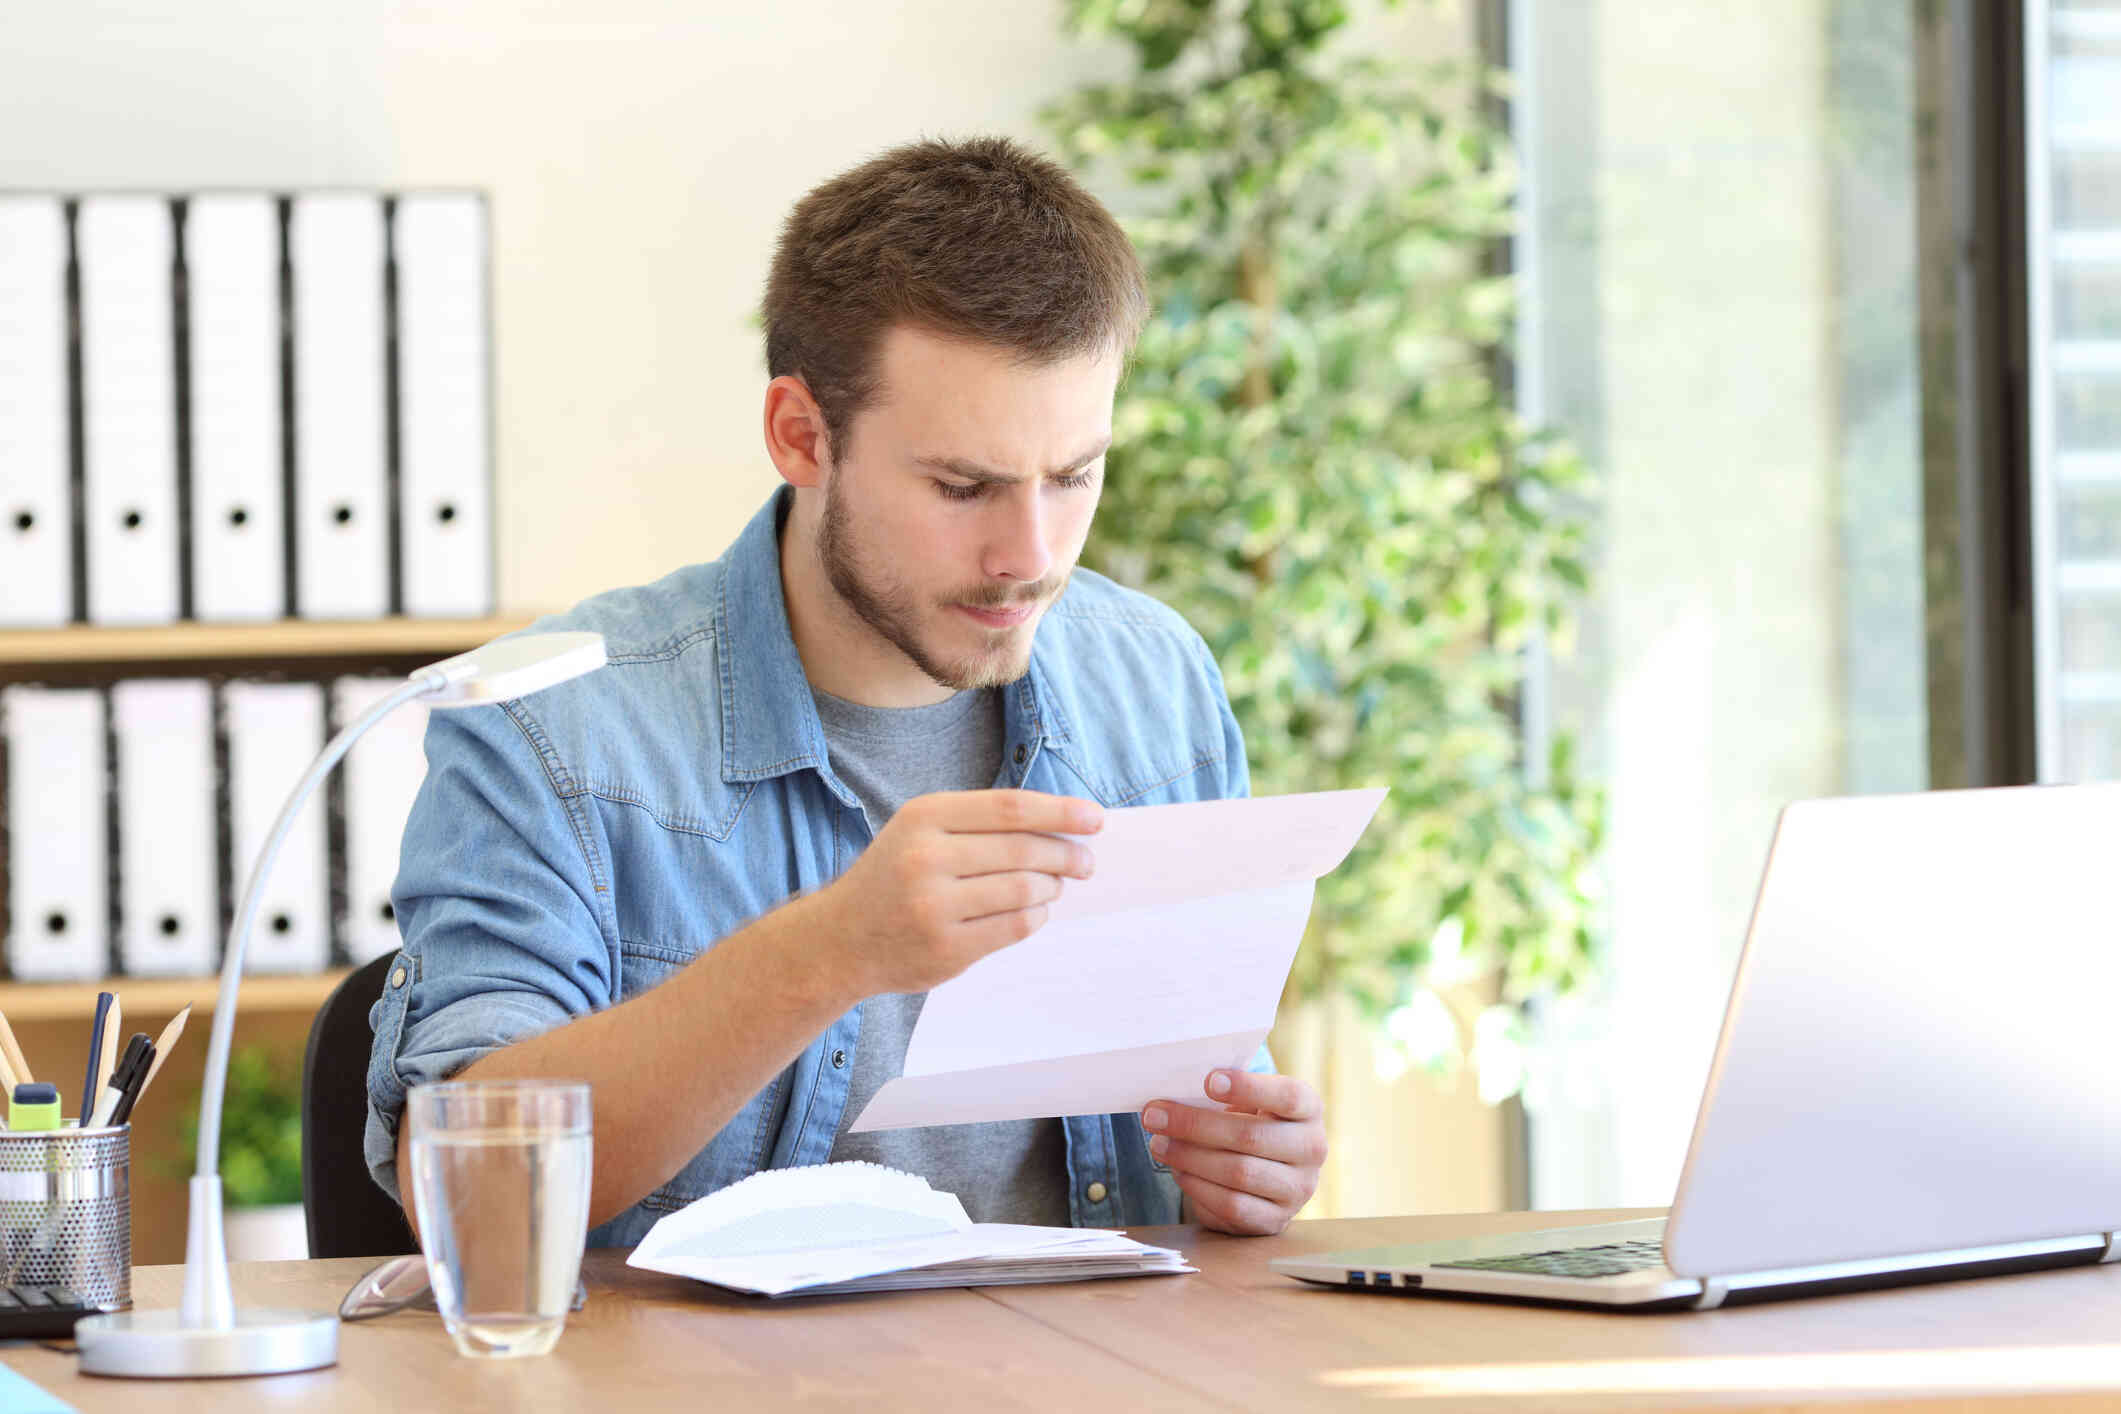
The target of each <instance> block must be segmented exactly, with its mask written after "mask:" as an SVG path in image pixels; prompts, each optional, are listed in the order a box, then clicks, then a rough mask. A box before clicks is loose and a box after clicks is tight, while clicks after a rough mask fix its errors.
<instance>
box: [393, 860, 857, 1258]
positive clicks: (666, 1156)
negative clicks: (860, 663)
mask: <svg viewBox="0 0 2121 1414" xmlns="http://www.w3.org/2000/svg"><path fill="white" fill-rule="evenodd" d="M814 903H815V896H812V897H810V898H803V899H797V900H795V901H794V902H792V903H789V904H787V905H786V906H784V907H782V908H780V909H777V910H775V911H774V912H772V913H769V914H767V915H766V916H765V917H763V918H760V919H758V920H757V921H755V922H753V923H751V924H748V925H747V926H745V927H743V928H741V929H739V930H737V931H736V932H734V933H731V934H730V935H729V936H727V937H726V938H723V939H722V940H721V941H720V942H719V943H717V944H716V945H715V946H714V947H713V948H711V949H709V950H708V951H707V952H706V953H705V954H703V955H702V956H701V957H700V958H699V959H698V960H697V961H695V962H693V963H691V964H690V965H688V966H687V967H686V968H685V969H684V970H683V971H681V972H679V973H678V974H677V975H675V976H673V977H672V978H670V980H668V981H667V982H665V983H663V984H662V985H661V986H659V987H654V988H651V989H650V990H648V991H646V992H643V993H642V994H641V995H639V996H637V997H633V998H631V999H629V1000H627V1001H625V1002H622V1003H620V1004H619V1005H617V1006H615V1007H611V1008H609V1009H607V1010H605V1011H601V1012H597V1013H595V1014H593V1015H590V1016H585V1017H582V1018H581V1019H579V1020H577V1021H573V1022H570V1023H568V1024H567V1025H565V1026H561V1027H558V1028H556V1029H554V1030H551V1031H547V1032H544V1033H543V1034H541V1035H537V1036H532V1037H529V1038H527V1039H525V1040H523V1041H519V1042H517V1043H516V1044H514V1045H512V1046H505V1047H503V1048H501V1049H500V1050H497V1051H494V1052H491V1053H490V1054H488V1055H485V1056H482V1057H480V1058H479V1059H478V1060H477V1061H475V1062H473V1063H472V1064H471V1065H469V1066H466V1067H465V1068H464V1069H463V1071H461V1072H460V1073H459V1074H458V1076H457V1077H456V1078H458V1079H460V1080H508V1079H515V1078H527V1077H552V1078H555V1079H579V1080H586V1081H588V1082H589V1085H590V1091H591V1095H592V1106H593V1111H594V1115H595V1133H596V1138H595V1161H594V1164H593V1174H594V1178H593V1181H592V1185H591V1188H590V1196H589V1225H590V1226H591V1227H595V1226H597V1225H598V1224H600V1223H603V1222H606V1221H609V1220H610V1219H611V1218H613V1217H616V1216H617V1215H618V1214H620V1213H622V1212H624V1211H625V1210H626V1209H628V1208H630V1207H632V1206H633V1205H634V1204H635V1203H638V1202H639V1201H640V1200H641V1199H642V1198H643V1197H645V1196H647V1195H648V1194H649V1193H651V1192H653V1191H654V1190H655V1189H656V1188H657V1187H658V1186H659V1185H661V1184H662V1183H664V1182H666V1181H667V1180H668V1179H669V1178H670V1176H671V1175H672V1174H674V1173H676V1172H677V1171H678V1170H679V1169H680V1168H682V1167H683V1166H684V1165H685V1163H686V1162H687V1161H688V1160H690V1159H691V1158H692V1157H693V1156H694V1155H695V1154H697V1153H698V1152H699V1151H700V1150H701V1149H703V1148H705V1147H706V1145H707V1142H708V1141H709V1140H710V1139H712V1138H713V1137H714V1136H715V1134H716V1133H718V1132H719V1131H720V1130H721V1128H722V1127H723V1126H724V1125H726V1124H727V1123H728V1122H729V1121H730V1119H731V1118H733V1117H734V1116H735V1115H736V1113H737V1111H738V1110H740V1109H742V1108H743V1107H744V1105H745V1104H746V1103H747V1102H749V1101H750V1099H751V1098H752V1096H754V1095H756V1094H757V1093H758V1092H759V1091H760V1090H762V1089H764V1088H765V1087H766V1085H767V1084H768V1083H769V1082H770V1081H771V1080H772V1079H773V1077H774V1076H775V1075H777V1074H778V1073H779V1072H780V1071H781V1070H782V1069H783V1068H784V1067H786V1066H787V1065H788V1064H789V1062H791V1061H792V1060H794V1059H795V1057H796V1056H797V1055H798V1054H800V1053H801V1051H802V1049H803V1047H804V1046H806V1045H808V1044H809V1043H810V1042H811V1041H812V1040H813V1039H815V1038H816V1037H817V1035H818V1033H820V1032H821V1031H823V1030H824V1029H825V1028H826V1027H827V1026H829V1025H831V1023H832V1022H833V1020H834V1019H835V1018H837V1017H838V1016H840V1015H841V1014H842V1013H844V1012H845V1011H846V1010H847V1009H848V1008H849V1007H851V1006H853V1005H855V1004H856V1003H857V1002H859V1001H860V1000H861V984H860V983H859V982H858V981H856V980H855V979H854V978H852V977H851V976H849V975H847V970H846V969H845V968H842V967H841V966H839V965H838V963H837V961H836V959H835V957H834V955H833V954H832V953H831V951H830V950H829V948H828V947H827V946H825V945H824V944H825V943H826V942H827V941H828V939H827V938H826V937H825V936H824V934H825V933H827V932H828V931H829V929H828V928H827V927H826V925H825V923H824V921H823V915H822V911H821V910H818V909H816V908H815V907H814ZM409 1159H410V1126H405V1127H402V1128H401V1129H400V1131H399V1135H398V1173H399V1182H400V1185H401V1190H402V1191H403V1193H404V1195H405V1198H406V1206H407V1213H408V1218H409V1217H410V1214H411V1206H412V1203H411V1199H412V1166H411V1163H410V1161H409Z"/></svg>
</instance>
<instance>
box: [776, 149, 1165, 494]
mask: <svg viewBox="0 0 2121 1414" xmlns="http://www.w3.org/2000/svg"><path fill="white" fill-rule="evenodd" d="M1148 307H1149V299H1148V292H1147V289H1146V287H1145V284H1144V281H1143V279H1142V268H1141V262H1140V260H1139V259H1137V258H1136V256H1135V254H1134V247H1133V246H1132V245H1130V244H1129V243H1128V241H1127V237H1126V233H1125V232H1123V231H1121V230H1120V228H1119V223H1118V222H1116V221H1114V220H1113V219H1112V214H1111V213H1110V212H1108V211H1106V210H1105V208H1104V207H1103V206H1101V205H1100V204H1099V203H1098V201H1097V198H1095V197H1093V196H1091V195H1090V194H1089V193H1088V192H1086V191H1084V190H1083V189H1082V187H1081V186H1080V185H1078V184H1077V183H1076V181H1075V179H1074V178H1073V177H1071V176H1069V175H1068V173H1067V172H1066V171H1065V170H1063V169H1062V168H1061V167H1059V166H1058V165H1056V164H1055V163H1053V162H1050V161H1048V160H1046V159H1045V158H1042V157H1039V156H1038V155H1036V154H1035V153H1032V152H1030V151H1028V150H1026V149H1025V148H1023V147H1020V146H1018V145H1017V144H1016V143H1013V142H1011V141H1009V140H1008V139H1006V138H998V137H980V138H971V139H968V140H966V141H962V142H942V141H928V142H917V143H910V144H908V145H906V146H904V147H896V148H893V149H892V150H890V151H889V152H886V153H884V154H883V155H882V156H880V157H875V158H872V159H871V160H869V161H867V162H864V163H863V164H862V165H861V166H859V167H856V168H855V169H854V170H853V171H851V172H847V173H844V174H842V175H841V176H837V177H834V178H833V179H832V180H831V181H829V182H826V183H825V184H824V185H823V186H820V187H818V188H816V189H815V190H813V191H812V192H811V193H810V194H809V195H807V196H805V197H804V198H803V199H802V200H801V201H799V202H797V203H796V204H795V209H794V210H793V211H791V212H790V213H789V214H788V220H787V222H786V224H785V225H783V226H782V228H781V239H780V243H779V245H778V246H777V247H776V248H775V250H774V253H773V269H772V272H771V274H769V275H768V276H767V279H766V302H765V309H764V317H765V325H766V372H767V376H768V377H772V378H778V377H780V376H781V375H783V374H793V375H795V376H796V377H799V378H801V379H802V380H803V381H804V383H805V384H807V385H808V386H809V388H810V394H811V396H812V397H814V398H816V399H817V401H818V406H819V408H820V409H821V410H822V411H823V412H824V415H825V431H826V436H827V438H828V439H829V441H830V444H831V446H832V448H833V449H834V455H839V454H840V453H842V452H843V451H844V449H845V446H846V441H845V436H846V432H847V429H848V427H849V426H850V425H851V424H852V422H853V420H854V415H855V414H856V413H858V412H860V411H861V409H862V408H863V406H864V405H866V404H867V402H868V401H869V399H870V398H871V397H873V396H874V395H875V393H876V384H877V373H876V361H877V356H878V349H879V347H880V345H881V344H882V341H883V337H884V334H885V332H886V331H887V330H888V329H890V328H891V326H893V325H894V324H900V323H907V324H914V325H918V326H920V327H921V328H924V329H928V330H931V331H933V332H935V333H938V334H942V335H945V336H957V337H962V338H966V339H972V340H977V341H978V342H981V343H986V344H992V345H994V346H996V347H998V348H1002V349H1007V350H1009V351H1011V352H1013V353H1015V354H1016V355H1017V356H1018V357H1019V358H1021V359H1023V360H1024V361H1025V362H1027V363H1031V364H1047V363H1053V362H1057V361H1059V360H1061V359H1064V358H1071V357H1075V356H1077V355H1082V354H1096V353H1098V352H1101V351H1104V350H1108V349H1109V350H1116V351H1119V352H1121V353H1124V352H1125V351H1127V350H1129V349H1131V348H1132V347H1133V346H1134V340H1135V338H1136V336H1138V335H1139V334H1140V332H1141V326H1142V322H1143V320H1144V319H1145V318H1146V317H1147V314H1148Z"/></svg>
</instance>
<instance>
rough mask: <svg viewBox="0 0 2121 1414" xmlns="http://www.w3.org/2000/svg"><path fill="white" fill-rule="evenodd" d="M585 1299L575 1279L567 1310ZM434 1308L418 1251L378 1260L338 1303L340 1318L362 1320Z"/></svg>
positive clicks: (585, 1293)
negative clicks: (571, 1299) (381, 1260)
mask: <svg viewBox="0 0 2121 1414" xmlns="http://www.w3.org/2000/svg"><path fill="white" fill-rule="evenodd" d="M588 1300H589V1289H588V1288H587V1287H586V1286H584V1285H583V1284H582V1283H581V1282H580V1281H579V1280H577V1281H576V1282H575V1284H574V1304H573V1305H571V1306H569V1307H568V1308H567V1309H568V1310H570V1311H579V1310H581V1309H582V1307H583V1305H584V1304H585V1303H586V1302H587V1301H588ZM434 1309H435V1294H434V1286H433V1284H432V1283H430V1282H429V1281H428V1279H427V1258H425V1257H424V1256H422V1255H421V1254H420V1253H418V1252H408V1253H406V1254H405V1255H404V1256H402V1257H392V1258H390V1259H389V1260H388V1261H384V1262H379V1263H377V1264H376V1265H375V1266H373V1267H370V1268H369V1269H368V1270H367V1271H365V1272H363V1273H362V1274H361V1278H360V1280H359V1281H356V1282H355V1283H354V1284H353V1286H352V1287H350V1288H349V1289H348V1290H347V1293H346V1299H345V1300H344V1301H341V1302H340V1303H339V1319H340V1320H342V1321H365V1320H368V1319H370V1318H371V1317H375V1316H388V1315H390V1314H391V1313H392V1312H394V1311H407V1310H411V1311H432V1310H434Z"/></svg>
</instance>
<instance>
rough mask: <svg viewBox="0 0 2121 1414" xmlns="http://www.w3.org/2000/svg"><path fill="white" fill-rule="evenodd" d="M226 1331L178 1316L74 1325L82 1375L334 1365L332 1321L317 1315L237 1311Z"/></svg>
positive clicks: (155, 1375)
mask: <svg viewBox="0 0 2121 1414" xmlns="http://www.w3.org/2000/svg"><path fill="white" fill-rule="evenodd" d="M235 1314H236V1323H235V1325H234V1326H233V1327H232V1328H230V1329H228V1330H225V1331H223V1330H202V1329H198V1328H187V1327H186V1326H185V1324H184V1317H183V1313H182V1312H181V1311H178V1310H175V1309H171V1310H163V1311H118V1312H113V1313H112V1314H110V1315H107V1316H84V1317H82V1318H81V1320H79V1321H78V1322H76V1323H75V1325H74V1343H75V1345H76V1346H77V1347H78V1348H79V1350H80V1352H81V1373H83V1374H84V1375H119V1376H126V1377H130V1378H135V1379H165V1380H170V1379H186V1378H198V1377H201V1376H214V1375H284V1374H287V1373H289V1372H291V1371H295V1370H316V1369H321V1368H323V1367H324V1366H326V1365H335V1364H337V1363H338V1360H339V1318H338V1317H337V1316H335V1315H332V1314H329V1313H327V1312H322V1311H271V1310H259V1309H255V1308H248V1309H246V1308H241V1307H239V1308H238V1309H237V1311H236V1313H235Z"/></svg>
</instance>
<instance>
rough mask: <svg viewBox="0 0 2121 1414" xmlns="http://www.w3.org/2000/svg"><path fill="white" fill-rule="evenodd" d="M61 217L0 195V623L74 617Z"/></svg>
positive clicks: (41, 205) (40, 205)
mask: <svg viewBox="0 0 2121 1414" xmlns="http://www.w3.org/2000/svg"><path fill="white" fill-rule="evenodd" d="M66 321H67V313H66V212H65V209H64V208H63V207H62V206H61V205H60V203H59V198H57V197H55V196H0V518H4V519H0V624H8V625H24V626H27V625H39V626H41V625H49V624H60V623H65V622H66V621H67V620H68V619H70V618H72V617H73V612H74V592H73V585H74V580H73V574H74V556H73V537H74V511H73V494H72V489H71V486H70V482H71V480H72V468H71V465H70V457H71V455H72V451H71V447H70V438H69V435H68V432H67V407H66V396H67V394H66V342H67V331H66Z"/></svg>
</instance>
